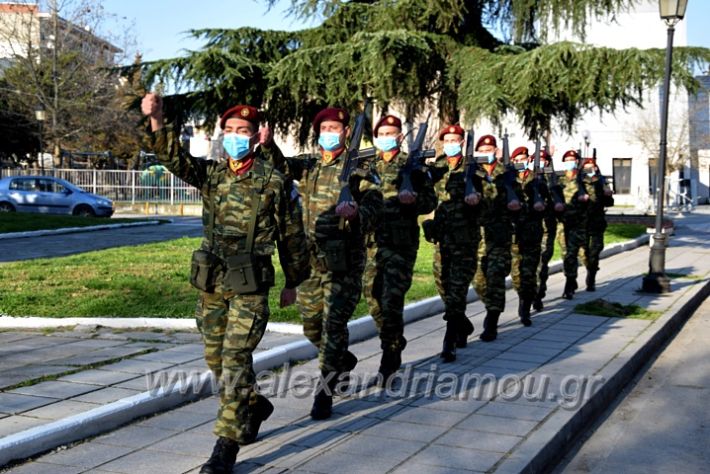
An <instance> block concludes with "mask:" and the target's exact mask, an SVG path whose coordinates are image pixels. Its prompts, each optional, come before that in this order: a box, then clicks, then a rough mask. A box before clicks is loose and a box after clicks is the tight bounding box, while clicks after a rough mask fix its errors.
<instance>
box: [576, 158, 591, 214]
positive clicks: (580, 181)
mask: <svg viewBox="0 0 710 474" xmlns="http://www.w3.org/2000/svg"><path fill="white" fill-rule="evenodd" d="M583 163H584V158H582V150H581V149H579V150H577V192H576V193H575V197H576V198H577V199H578V200H580V201H582V202H587V201H588V200H589V195H587V189H586V188H585V187H584V173H582V164H583Z"/></svg>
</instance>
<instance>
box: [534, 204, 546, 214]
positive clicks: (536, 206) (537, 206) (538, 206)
mask: <svg viewBox="0 0 710 474" xmlns="http://www.w3.org/2000/svg"><path fill="white" fill-rule="evenodd" d="M533 209H535V211H537V212H542V211H544V210H545V203H544V202H540V201H537V202H536V203H535V204H533Z"/></svg>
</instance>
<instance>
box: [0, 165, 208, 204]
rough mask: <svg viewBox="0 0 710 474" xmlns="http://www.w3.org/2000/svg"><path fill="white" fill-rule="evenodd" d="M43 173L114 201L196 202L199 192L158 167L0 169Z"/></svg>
mask: <svg viewBox="0 0 710 474" xmlns="http://www.w3.org/2000/svg"><path fill="white" fill-rule="evenodd" d="M27 175H45V176H54V177H56V178H61V179H64V180H66V181H69V182H70V183H72V184H74V185H76V186H79V187H80V188H82V189H84V190H86V191H88V192H90V193H94V194H98V195H100V196H105V197H107V198H109V199H111V200H113V201H118V202H130V203H136V202H156V203H164V204H187V203H200V202H201V200H200V193H199V191H198V190H197V189H196V188H194V187H192V186H190V185H188V184H187V183H185V182H184V181H182V180H181V179H180V178H177V177H176V176H175V175H173V174H172V173H170V172H169V171H167V170H165V168H162V167H151V168H150V169H146V170H143V171H133V170H126V171H124V170H65V169H49V170H45V171H44V173H40V172H39V171H38V170H22V169H0V177H2V178H4V177H6V176H27Z"/></svg>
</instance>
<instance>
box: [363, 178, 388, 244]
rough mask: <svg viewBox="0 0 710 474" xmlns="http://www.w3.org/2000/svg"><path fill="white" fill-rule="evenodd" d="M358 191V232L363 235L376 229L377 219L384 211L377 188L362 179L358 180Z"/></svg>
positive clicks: (380, 194)
mask: <svg viewBox="0 0 710 474" xmlns="http://www.w3.org/2000/svg"><path fill="white" fill-rule="evenodd" d="M359 191H360V192H359V193H358V194H359V196H360V199H359V200H358V214H359V219H360V230H361V232H362V233H363V234H367V233H370V232H374V231H375V229H376V228H377V225H378V221H379V217H380V216H381V214H382V212H383V210H384V199H383V198H382V191H381V190H380V189H379V187H378V186H377V185H375V184H373V183H371V182H369V181H367V180H364V179H362V180H360V185H359Z"/></svg>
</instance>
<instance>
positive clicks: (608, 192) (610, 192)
mask: <svg viewBox="0 0 710 474" xmlns="http://www.w3.org/2000/svg"><path fill="white" fill-rule="evenodd" d="M612 194H614V191H612V190H611V189H605V190H604V196H611V195H612Z"/></svg>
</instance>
